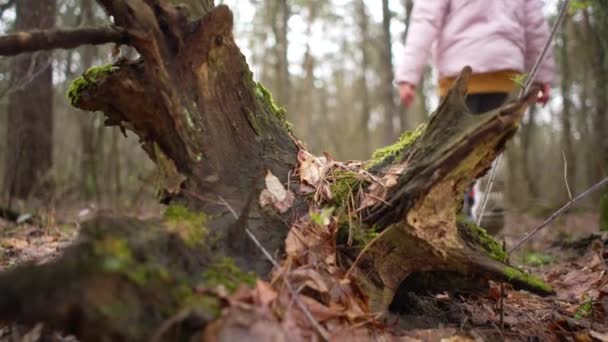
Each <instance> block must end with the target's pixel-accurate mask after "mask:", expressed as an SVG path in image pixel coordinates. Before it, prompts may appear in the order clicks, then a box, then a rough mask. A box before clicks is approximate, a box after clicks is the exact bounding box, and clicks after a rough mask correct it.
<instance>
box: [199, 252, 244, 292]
mask: <svg viewBox="0 0 608 342" xmlns="http://www.w3.org/2000/svg"><path fill="white" fill-rule="evenodd" d="M255 280H256V275H255V273H253V272H243V271H242V270H241V269H240V268H238V266H236V264H235V263H234V260H232V259H230V258H226V257H224V258H221V259H219V260H218V261H216V262H214V263H212V264H211V265H209V267H208V268H207V269H206V270H205V272H203V285H204V286H205V287H209V288H214V287H217V286H219V285H223V286H225V287H226V289H227V290H228V291H230V292H234V291H235V290H236V289H237V288H238V287H239V285H241V284H245V285H248V286H253V285H254V284H255Z"/></svg>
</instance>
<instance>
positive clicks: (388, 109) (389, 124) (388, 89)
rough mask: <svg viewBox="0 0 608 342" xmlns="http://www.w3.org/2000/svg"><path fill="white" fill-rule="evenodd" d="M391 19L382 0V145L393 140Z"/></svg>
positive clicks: (384, 0) (387, 7)
mask: <svg viewBox="0 0 608 342" xmlns="http://www.w3.org/2000/svg"><path fill="white" fill-rule="evenodd" d="M391 19H392V14H391V10H390V8H389V6H388V0H382V49H381V57H382V58H381V61H382V63H381V66H382V70H381V72H382V86H381V88H382V106H383V109H384V139H383V143H384V144H389V143H390V142H391V141H393V140H394V139H395V125H394V123H393V119H394V117H395V114H396V113H395V109H396V107H395V96H394V85H393V54H392V52H391V47H392V45H393V44H392V39H391Z"/></svg>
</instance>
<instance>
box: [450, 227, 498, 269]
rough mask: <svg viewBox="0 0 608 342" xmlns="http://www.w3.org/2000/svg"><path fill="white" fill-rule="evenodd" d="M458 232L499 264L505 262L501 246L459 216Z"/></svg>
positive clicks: (484, 232)
mask: <svg viewBox="0 0 608 342" xmlns="http://www.w3.org/2000/svg"><path fill="white" fill-rule="evenodd" d="M456 223H457V225H458V230H459V232H460V233H461V234H463V235H466V236H468V237H469V241H472V242H473V243H474V244H475V245H477V246H479V247H481V248H483V250H485V251H486V252H488V255H489V256H490V257H491V258H492V259H494V260H496V261H500V262H505V261H507V257H508V255H507V253H506V252H505V251H504V250H503V249H502V246H501V245H500V243H498V241H496V240H494V238H493V237H492V236H491V235H490V234H488V232H486V230H485V229H483V228H481V227H480V226H478V225H476V224H475V223H473V222H470V221H469V220H467V219H466V218H465V217H464V216H459V217H458V219H457V221H456Z"/></svg>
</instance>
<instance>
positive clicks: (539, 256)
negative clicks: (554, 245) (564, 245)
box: [524, 252, 554, 266]
mask: <svg viewBox="0 0 608 342" xmlns="http://www.w3.org/2000/svg"><path fill="white" fill-rule="evenodd" d="M553 259H554V258H553V256H552V255H549V254H544V253H539V252H531V253H528V254H527V255H526V257H525V259H524V262H525V263H526V264H528V265H530V266H543V265H548V264H550V263H552V262H553Z"/></svg>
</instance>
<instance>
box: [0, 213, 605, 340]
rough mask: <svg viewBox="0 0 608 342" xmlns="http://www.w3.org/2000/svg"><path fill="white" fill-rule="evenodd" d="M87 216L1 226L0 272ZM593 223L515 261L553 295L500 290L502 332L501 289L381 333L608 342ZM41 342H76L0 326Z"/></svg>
mask: <svg viewBox="0 0 608 342" xmlns="http://www.w3.org/2000/svg"><path fill="white" fill-rule="evenodd" d="M92 215H94V213H93V212H92V211H91V210H89V209H84V210H80V211H68V212H65V213H63V214H61V215H59V214H57V213H50V214H49V213H47V214H46V215H42V218H41V219H38V220H37V221H38V222H36V223H35V224H28V223H23V224H20V225H16V224H14V223H9V222H6V221H1V220H0V271H2V270H7V269H10V268H12V267H15V266H18V265H20V264H23V263H27V262H35V263H44V262H47V261H49V260H52V259H53V258H54V257H56V256H57V255H59V253H60V252H61V250H62V249H63V248H64V247H65V246H68V245H69V244H70V243H71V242H72V241H73V240H74V238H75V237H76V235H77V233H78V229H79V223H80V222H82V221H83V220H86V219H87V218H89V217H91V216H92ZM158 215H160V210H157V209H156V208H155V209H152V210H149V211H148V212H143V213H142V212H140V213H138V216H140V217H141V218H150V217H154V216H158ZM541 222H542V219H540V218H534V217H531V216H529V215H521V214H509V215H508V216H507V224H506V228H505V229H504V230H503V232H501V233H500V234H499V236H498V239H499V240H505V241H506V243H507V246H512V245H513V244H514V243H515V242H517V241H518V240H519V239H520V238H521V237H522V236H523V235H525V233H526V232H527V231H529V230H531V229H532V228H533V227H535V226H537V225H538V224H539V223H541ZM597 222H598V217H597V215H594V214H589V213H575V214H569V215H565V216H563V217H561V218H560V219H559V220H557V221H556V222H554V223H553V224H552V225H551V226H549V227H546V228H545V229H544V230H542V231H541V232H539V233H538V234H537V235H536V236H535V237H534V238H533V239H532V240H531V241H530V242H529V243H527V244H526V245H524V246H523V247H522V248H521V249H520V250H518V251H517V252H516V253H514V255H512V257H511V260H510V262H511V263H512V264H514V265H515V266H518V267H521V268H523V269H526V270H529V271H530V272H532V273H534V274H536V275H539V276H541V277H542V278H544V280H545V281H547V282H548V283H549V284H550V285H551V286H552V287H553V288H554V289H555V290H556V295H554V296H551V297H546V298H542V297H539V296H536V295H533V294H530V293H527V292H522V291H515V290H513V289H511V288H509V287H507V286H505V288H504V291H503V294H504V301H503V305H504V309H503V310H502V313H503V315H502V316H503V319H502V324H501V318H500V316H501V314H500V312H501V310H500V297H501V290H500V285H499V284H493V283H492V284H491V286H490V290H489V292H488V293H487V295H485V296H463V295H457V294H450V293H440V294H435V295H433V296H430V297H428V298H419V300H420V302H419V304H420V305H419V306H418V310H414V311H412V312H410V313H409V314H408V315H406V316H391V317H390V318H389V319H388V320H387V322H386V323H384V325H383V326H382V327H381V328H380V329H382V330H384V332H388V333H389V334H390V336H391V337H392V338H391V339H394V337H396V336H397V337H399V340H421V341H440V340H443V339H447V340H450V341H455V340H456V341H469V340H473V341H480V340H487V341H493V340H541V341H544V340H557V339H559V340H566V341H569V340H570V341H608V318H607V317H608V315H607V314H608V260H606V257H608V234H604V235H601V234H598V233H597V232H596V231H597ZM590 236H593V237H594V238H590ZM425 303H426V304H425ZM429 303H430V304H429ZM427 304H428V305H427ZM49 334H50V335H49ZM42 335H45V336H46V337H47V338H48V337H49V336H52V338H51V339H50V340H51V341H76V339H75V338H74V337H71V336H68V337H65V336H62V335H60V334H58V333H49V332H45V329H44V328H43V326H42V325H41V324H39V325H37V326H35V327H23V326H20V325H17V324H15V323H13V322H0V342H1V341H39V340H41V339H40V336H42ZM362 336H363V335H359V336H357V334H356V330H352V331H351V333H346V334H341V336H340V337H339V338H337V340H342V339H344V338H347V339H349V340H353V339H354V340H363V338H361V337H362ZM367 336H368V335H367ZM383 336H384V337H386V336H387V335H383ZM357 337H359V338H357ZM46 340H49V339H45V341H46Z"/></svg>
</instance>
